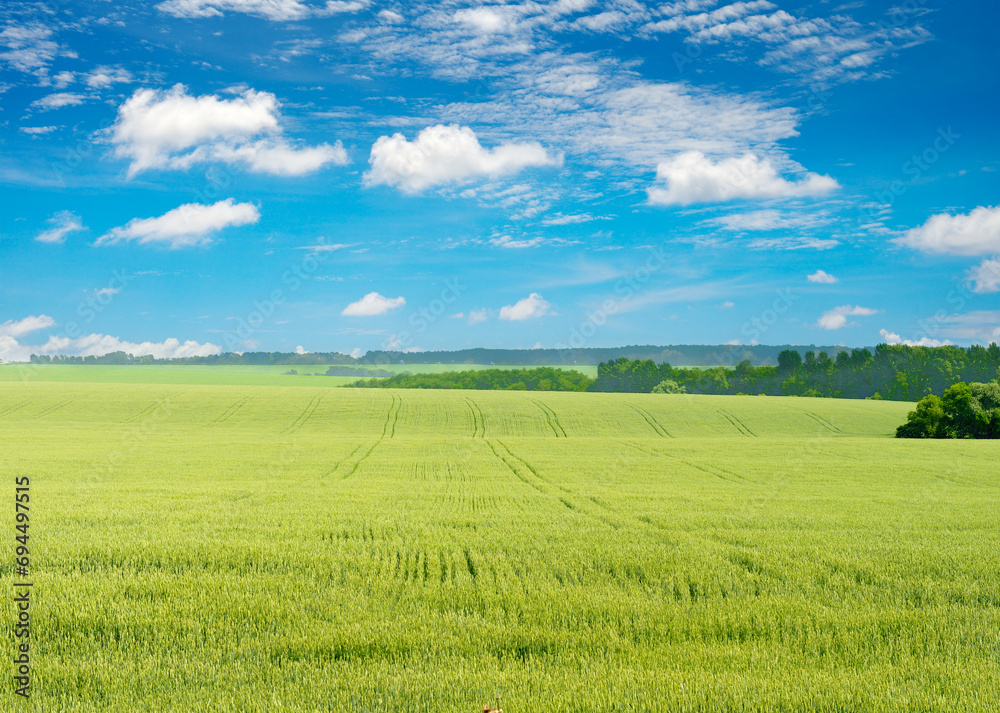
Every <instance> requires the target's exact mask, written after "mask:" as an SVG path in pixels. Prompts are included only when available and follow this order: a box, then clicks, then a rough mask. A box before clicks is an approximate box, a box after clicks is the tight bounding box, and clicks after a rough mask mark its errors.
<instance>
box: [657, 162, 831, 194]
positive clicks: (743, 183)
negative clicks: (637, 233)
mask: <svg viewBox="0 0 1000 713" xmlns="http://www.w3.org/2000/svg"><path fill="white" fill-rule="evenodd" d="M656 177H657V178H658V179H660V180H661V181H666V182H667V187H666V188H648V189H646V192H647V193H648V195H649V202H650V203H651V204H653V205H690V204H691V203H708V202H716V201H731V200H736V199H740V198H743V199H769V198H796V197H803V196H819V195H823V194H826V193H829V192H830V191H832V190H835V189H836V188H837V187H838V185H837V182H836V181H835V180H833V179H832V178H830V177H829V176H821V175H819V174H817V173H808V174H806V175H805V176H804V177H803V178H802V180H800V181H788V180H786V179H784V178H782V177H781V176H780V175H779V174H778V171H777V168H776V167H775V166H774V164H773V163H772V162H771V160H770V159H768V158H764V159H760V158H758V157H757V156H756V155H754V154H752V153H748V154H745V155H743V156H742V157H739V158H735V157H731V158H724V159H720V160H719V161H718V162H713V161H712V160H711V159H710V158H708V157H707V156H705V154H703V153H702V152H701V151H686V152H684V153H682V154H679V155H678V156H675V157H674V158H672V159H669V160H667V161H663V162H661V163H660V164H659V166H657V167H656Z"/></svg>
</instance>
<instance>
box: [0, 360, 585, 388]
mask: <svg viewBox="0 0 1000 713" xmlns="http://www.w3.org/2000/svg"><path fill="white" fill-rule="evenodd" d="M329 366H330V365H327V364H323V365H316V364H313V365H304V366H295V365H287V364H285V365H281V366H246V365H242V364H239V365H233V366H199V365H191V366H189V365H176V364H150V365H146V364H140V365H131V364H130V365H122V366H117V365H104V364H97V365H87V366H84V365H77V364H2V365H0V381H54V382H91V383H112V384H203V385H221V384H227V385H232V386H237V385H238V386H314V387H315V386H320V387H323V386H343V385H344V384H351V383H354V382H355V381H357V380H358V379H360V378H363V377H360V376H324V374H326V370H327V369H328V368H329ZM340 366H343V365H340ZM356 368H364V369H371V370H375V369H378V370H382V371H392V372H395V373H397V374H398V373H402V372H404V371H408V372H410V373H411V374H437V373H440V372H443V371H466V370H469V369H519V368H522V367H518V366H491V365H488V364H486V365H484V364H359V365H357V366H356ZM552 368H554V369H573V370H576V371H579V372H580V373H582V374H586V375H587V376H590V377H595V376H597V367H596V366H566V365H555V366H553V367H552ZM293 369H294V370H295V371H296V372H298V373H297V374H286V372H288V371H290V370H293Z"/></svg>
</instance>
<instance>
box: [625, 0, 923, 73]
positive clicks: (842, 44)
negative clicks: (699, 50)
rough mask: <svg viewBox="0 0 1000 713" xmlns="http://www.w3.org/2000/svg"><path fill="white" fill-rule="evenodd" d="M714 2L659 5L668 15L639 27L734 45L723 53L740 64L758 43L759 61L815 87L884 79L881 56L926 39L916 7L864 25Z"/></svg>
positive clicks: (764, 5)
mask: <svg viewBox="0 0 1000 713" xmlns="http://www.w3.org/2000/svg"><path fill="white" fill-rule="evenodd" d="M715 4H717V3H715V2H707V3H674V4H673V5H668V6H661V8H660V14H661V15H663V16H666V17H667V18H668V19H664V20H659V21H657V22H651V23H647V24H646V25H645V26H644V27H643V28H642V31H643V32H645V33H663V32H686V33H688V36H687V38H686V40H687V41H688V42H690V43H692V46H699V47H700V46H703V45H711V44H716V43H721V42H726V43H728V44H729V45H730V46H732V47H734V48H736V50H735V51H732V52H729V53H727V55H728V56H729V57H730V58H732V59H736V60H738V61H741V62H746V61H747V60H748V59H749V54H750V52H749V45H751V44H755V43H757V44H761V45H764V47H765V51H764V54H763V56H761V57H760V59H758V60H757V64H758V65H761V66H764V67H770V68H772V69H774V70H776V71H778V72H782V73H786V74H799V75H802V76H803V77H804V78H807V79H809V80H811V81H812V82H813V83H814V84H815V85H817V86H822V85H820V82H825V83H830V82H838V81H856V80H859V79H864V78H877V77H883V76H885V73H884V72H881V71H879V70H878V69H877V64H878V61H879V60H880V59H881V58H882V57H883V56H885V55H887V54H889V53H894V52H896V51H898V50H899V49H903V48H906V47H912V46H914V45H917V44H920V43H922V42H926V41H928V40H929V39H931V34H930V33H929V32H928V31H927V30H926V29H924V28H923V27H922V26H921V25H920V24H919V23H918V22H917V21H916V16H917V15H918V14H920V11H919V10H917V9H916V8H911V9H906V8H897V9H896V10H892V11H890V13H889V16H890V17H891V19H892V21H891V22H881V23H868V24H864V23H860V22H857V21H855V20H853V19H852V18H850V17H849V16H846V15H844V14H842V13H840V12H838V13H837V14H836V15H834V16H832V17H830V18H805V17H797V16H795V15H792V14H790V13H788V12H786V11H785V10H781V9H778V6H777V5H775V4H774V3H771V2H768V1H767V0H751V1H749V2H734V3H731V4H728V5H725V6H724V7H721V8H717V9H713V10H709V8H711V7H712V6H713V5H715ZM904 4H905V3H904ZM915 4H916V3H915ZM844 9H847V8H845V7H841V8H838V10H844ZM706 10H707V11H706ZM911 14H912V16H910V17H908V16H907V15H911ZM696 56H697V55H696Z"/></svg>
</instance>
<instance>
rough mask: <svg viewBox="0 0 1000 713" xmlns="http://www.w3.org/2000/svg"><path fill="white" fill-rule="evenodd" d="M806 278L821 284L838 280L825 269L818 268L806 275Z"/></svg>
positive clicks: (829, 283)
mask: <svg viewBox="0 0 1000 713" xmlns="http://www.w3.org/2000/svg"><path fill="white" fill-rule="evenodd" d="M806 279H807V280H809V282H815V283H818V284H820V285H832V284H834V283H835V282H838V280H837V278H836V277H834V276H833V275H831V274H830V273H828V272H826V271H825V270H817V271H816V272H814V273H813V274H811V275H806Z"/></svg>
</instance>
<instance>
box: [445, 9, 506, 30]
mask: <svg viewBox="0 0 1000 713" xmlns="http://www.w3.org/2000/svg"><path fill="white" fill-rule="evenodd" d="M454 18H455V22H458V23H460V24H463V25H466V26H467V27H469V28H470V29H472V30H474V31H475V32H477V33H481V34H485V35H490V34H493V33H494V32H503V31H504V30H506V29H508V27H510V25H511V19H512V18H510V17H508V16H506V15H505V14H504V13H503V12H502V10H501V8H500V7H496V6H491V7H476V8H466V9H464V10H459V11H458V12H456V13H455V15H454Z"/></svg>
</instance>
